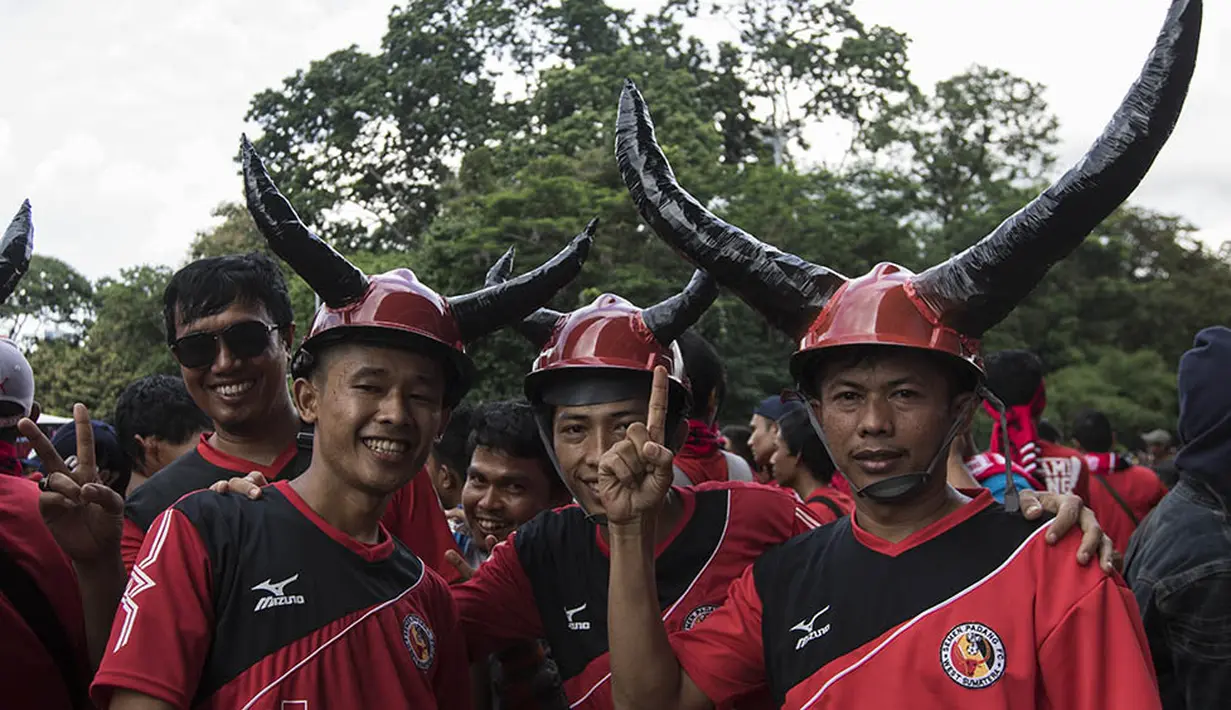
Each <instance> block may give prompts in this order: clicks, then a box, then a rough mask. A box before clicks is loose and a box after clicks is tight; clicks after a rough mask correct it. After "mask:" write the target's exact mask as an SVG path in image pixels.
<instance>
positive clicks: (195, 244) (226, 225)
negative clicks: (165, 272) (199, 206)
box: [188, 202, 270, 260]
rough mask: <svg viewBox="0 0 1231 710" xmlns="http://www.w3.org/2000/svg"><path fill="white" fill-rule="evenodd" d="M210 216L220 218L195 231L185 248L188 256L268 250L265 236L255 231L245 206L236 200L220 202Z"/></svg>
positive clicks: (254, 225) (194, 257) (192, 257)
mask: <svg viewBox="0 0 1231 710" xmlns="http://www.w3.org/2000/svg"><path fill="white" fill-rule="evenodd" d="M210 215H211V216H213V217H219V218H221V219H222V222H221V223H219V224H218V225H215V226H214V227H211V228H210V229H206V230H202V231H200V232H197V236H196V238H194V239H193V240H192V247H191V248H190V249H189V253H188V255H189V258H190V259H192V260H196V259H201V258H204V257H207V256H225V255H227V254H246V253H249V252H254V251H260V252H265V253H267V254H268V253H270V251H269V245H268V244H266V243H265V237H263V236H261V232H260V231H259V230H257V228H256V224H255V223H254V222H253V221H252V215H250V214H248V208H247V207H246V206H244V205H241V204H239V203H238V202H223V203H221V204H219V205H218V206H217V207H215V208H214V209H213V211H212V212H210Z"/></svg>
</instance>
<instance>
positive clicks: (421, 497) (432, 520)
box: [381, 471, 460, 584]
mask: <svg viewBox="0 0 1231 710" xmlns="http://www.w3.org/2000/svg"><path fill="white" fill-rule="evenodd" d="M381 522H382V523H383V524H384V526H385V528H386V529H387V530H388V531H389V532H390V533H391V534H392V535H393V536H394V537H396V538H397V539H399V540H401V541H402V542H403V543H405V545H406V546H407V547H409V548H410V549H411V551H412V552H414V553H415V554H416V555H418V556H419V558H420V559H421V560H423V563H424V564H426V565H427V566H428V567H430V568H432V570H434V571H435V572H436V573H437V574H439V575H440V576H441V577H444V578H445V581H446V582H449V583H451V584H452V583H453V582H457V581H459V580H460V578H459V576H458V572H457V570H456V569H455V568H454V567H453V565H451V564H449V563H448V562H447V561H446V560H445V552H447V551H448V550H457V545H456V543H454V541H453V532H452V531H451V530H449V523H448V521H447V520H446V519H445V514H444V511H443V510H441V509H440V499H438V498H437V497H436V490H435V489H434V488H432V479H431V477H430V476H428V475H427V473H426V472H425V471H420V472H419V473H418V474H416V475H415V477H414V478H413V479H411V481H410V483H407V484H406V485H405V486H402V487H401V488H400V489H398V491H397V492H396V493H394V494H393V497H392V499H391V500H390V501H389V508H388V509H387V510H386V511H385V515H384V517H383V518H382V519H381Z"/></svg>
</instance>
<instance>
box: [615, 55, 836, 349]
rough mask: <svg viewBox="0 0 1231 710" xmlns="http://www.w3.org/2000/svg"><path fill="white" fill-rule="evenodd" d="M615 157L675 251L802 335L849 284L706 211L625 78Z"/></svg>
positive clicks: (643, 211) (768, 316)
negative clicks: (684, 181) (679, 178)
mask: <svg viewBox="0 0 1231 710" xmlns="http://www.w3.org/2000/svg"><path fill="white" fill-rule="evenodd" d="M616 162H617V163H618V164H619V167H620V174H621V175H622V176H623V178H624V184H625V185H626V186H627V187H628V191H629V193H630V194H631V195H632V198H633V201H634V202H635V203H636V205H637V209H638V211H640V213H641V216H642V218H644V219H645V221H646V222H647V223H648V224H649V225H650V227H651V228H652V229H653V230H654V231H655V232H656V233H657V234H658V236H659V237H660V238H662V239H663V240H664V241H666V242H667V244H669V245H670V246H671V247H672V248H673V249H675V250H676V251H677V252H679V253H680V254H682V255H683V256H684V258H685V259H687V260H688V261H690V262H691V263H692V264H693V265H694V266H696V267H698V268H701V269H704V270H705V271H707V272H709V274H710V275H711V276H713V277H714V278H715V279H717V280H718V282H719V283H721V284H722V285H723V286H726V287H727V288H729V289H731V290H732V291H734V292H735V293H736V294H737V295H738V296H739V297H740V298H741V299H743V300H744V301H745V302H746V303H747V304H748V305H750V306H752V307H753V308H754V309H756V310H757V311H759V312H760V313H761V315H763V316H764V317H765V319H766V320H767V321H769V323H770V324H771V325H773V326H775V327H777V328H778V329H780V330H783V331H785V332H786V333H787V334H789V335H790V336H791V337H799V336H801V335H802V334H803V333H804V331H805V330H806V329H807V327H808V325H810V324H811V323H812V321H813V319H815V317H816V315H817V314H818V313H820V311H821V309H822V308H824V307H825V304H826V303H827V302H828V301H829V298H830V297H831V296H832V295H833V294H834V292H835V291H837V290H838V288H839V287H841V286H842V284H843V283H845V282H846V278H845V277H843V276H842V275H841V274H838V273H836V272H834V271H831V270H829V269H827V268H825V267H823V266H817V265H816V264H813V263H810V262H808V261H805V260H803V259H801V258H799V257H797V256H795V255H794V254H787V253H784V252H782V251H780V250H778V249H776V248H774V247H773V246H770V245H768V244H765V243H764V242H761V241H760V240H758V239H757V238H756V237H753V236H752V235H750V234H748V233H747V232H745V231H744V230H742V229H740V228H739V227H736V226H734V225H731V224H728V223H726V222H724V221H722V220H721V219H719V218H718V217H716V216H715V215H714V214H713V213H712V212H710V211H709V210H707V209H706V208H705V207H703V206H702V205H701V203H700V202H698V201H697V200H696V198H694V197H693V196H692V195H690V194H688V193H687V192H685V191H684V189H683V188H682V187H680V185H679V183H678V182H676V179H675V174H674V173H673V172H672V171H671V166H670V165H669V164H668V163H667V158H666V156H665V155H663V152H662V149H661V148H660V147H659V145H658V141H657V139H656V138H655V136H654V121H653V119H651V117H650V109H649V107H648V106H647V105H646V103H645V99H644V98H642V96H641V92H640V91H638V90H637V85H636V84H634V83H633V82H632V81H631V80H627V79H626V80H625V81H624V90H623V92H621V94H620V111H619V114H618V116H617V118H616Z"/></svg>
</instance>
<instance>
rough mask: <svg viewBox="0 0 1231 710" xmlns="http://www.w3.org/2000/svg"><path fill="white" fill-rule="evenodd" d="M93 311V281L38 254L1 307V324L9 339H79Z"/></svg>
mask: <svg viewBox="0 0 1231 710" xmlns="http://www.w3.org/2000/svg"><path fill="white" fill-rule="evenodd" d="M93 310H94V287H93V285H91V284H90V281H89V279H87V278H86V277H84V276H82V275H81V274H80V273H78V272H77V270H76V269H74V268H73V267H71V266H69V265H68V264H66V263H64V262H63V261H61V260H59V259H56V258H55V257H50V256H43V255H41V254H35V255H34V256H33V257H32V258H31V259H30V269H29V271H27V272H26V275H25V276H24V277H23V278H22V280H21V283H19V284H18V286H17V290H16V291H14V292H13V294H12V295H11V296H9V298H8V300H7V301H6V302H5V303H4V304H2V305H0V322H2V323H4V325H5V330H6V334H7V337H9V338H15V337H21V338H22V339H29V338H39V337H44V336H45V335H47V332H48V331H52V332H53V333H54V335H55V336H56V337H64V338H69V339H76V338H78V337H80V335H81V331H82V329H83V328H84V327H85V324H86V323H87V322H88V321H89V320H90V318H91V316H92V314H93ZM30 331H34V332H30Z"/></svg>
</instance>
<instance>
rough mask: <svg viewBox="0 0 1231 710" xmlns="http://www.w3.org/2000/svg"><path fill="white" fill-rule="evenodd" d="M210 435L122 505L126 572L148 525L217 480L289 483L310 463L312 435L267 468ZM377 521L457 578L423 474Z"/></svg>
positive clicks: (444, 527) (440, 514) (444, 526)
mask: <svg viewBox="0 0 1231 710" xmlns="http://www.w3.org/2000/svg"><path fill="white" fill-rule="evenodd" d="M209 436H210V435H209V434H202V435H201V440H200V441H199V442H197V448H195V449H193V450H192V451H189V452H188V453H186V454H184V455H183V456H181V457H179V458H178V459H176V460H175V461H173V462H171V464H170V465H168V466H167V467H166V468H164V469H163V470H161V471H159V472H158V473H157V474H156V475H155V476H153V477H152V478H150V480H149V481H147V482H146V483H145V484H143V485H142V486H141V487H140V488H138V489H137V490H136V491H134V492H133V494H132V495H131V496H130V497H129V498H128V500H127V501H126V502H125V504H124V534H123V537H122V538H121V542H120V551H121V553H122V555H123V557H124V567H125V568H126V569H128V570H129V571H130V572H131V571H132V568H133V565H134V564H135V563H136V560H137V552H138V550H140V549H141V543H142V541H143V540H144V539H145V535H146V532H147V531H148V530H149V529H150V525H152V524H153V522H154V520H155V519H156V518H157V517H158V516H159V515H161V514H162V512H163V511H164V510H166V509H167V508H169V507H171V505H172V504H173V503H175V501H177V500H179V499H180V498H182V497H184V496H185V495H187V494H189V493H192V492H193V491H199V490H202V489H204V488H209V487H210V486H212V485H213V484H215V483H217V482H218V481H226V480H230V479H231V478H234V477H237V476H239V477H242V476H246V475H248V474H249V473H251V472H253V471H259V472H260V473H261V474H262V475H263V476H265V479H266V480H269V481H275V480H277V481H289V480H291V479H293V478H295V477H296V476H298V475H299V474H301V473H303V472H304V471H305V470H307V468H308V464H309V463H311V462H312V433H311V431H303V432H301V433H300V434H299V436H298V437H297V440H296V442H295V443H293V444H292V445H290V446H288V447H287V449H286V450H285V451H283V452H282V454H280V455H279V456H278V458H277V459H276V460H275V461H274V462H273V463H271V464H269V465H268V466H263V465H261V464H258V463H254V462H252V461H248V460H247V459H241V458H239V457H237V456H231V455H230V454H227V453H224V452H222V451H219V450H218V449H216V448H214V447H213V446H211V445H210V444H209ZM381 522H382V523H384V525H385V527H386V528H388V529H389V532H391V533H393V536H394V537H396V538H398V539H399V540H401V541H402V542H404V543H406V544H407V545H409V546H410V547H411V549H412V550H414V551H415V553H416V554H417V555H419V557H420V558H422V559H423V560H426V561H427V563H428V566H429V567H431V568H432V569H434V570H435V571H436V572H437V573H439V574H440V575H442V576H444V578H445V579H447V580H449V581H455V580H458V579H459V576H458V573H457V570H456V569H455V568H454V567H453V565H451V564H449V563H448V562H446V561H445V552H446V551H448V550H456V549H457V544H456V543H455V542H454V541H453V534H452V533H451V532H450V531H449V524H448V522H447V521H446V520H445V516H444V511H442V510H441V509H440V500H439V499H438V498H437V497H436V492H435V490H434V489H433V488H432V481H431V478H430V477H429V476H427V475H425V474H424V472H423V471H420V472H419V473H418V474H417V475H416V476H415V477H414V479H413V480H411V482H410V483H407V484H406V485H405V486H403V487H402V488H400V489H399V490H398V491H397V492H396V493H394V494H393V498H392V500H390V501H389V508H388V510H387V511H386V512H385V517H384V519H383V520H382V521H381Z"/></svg>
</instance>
